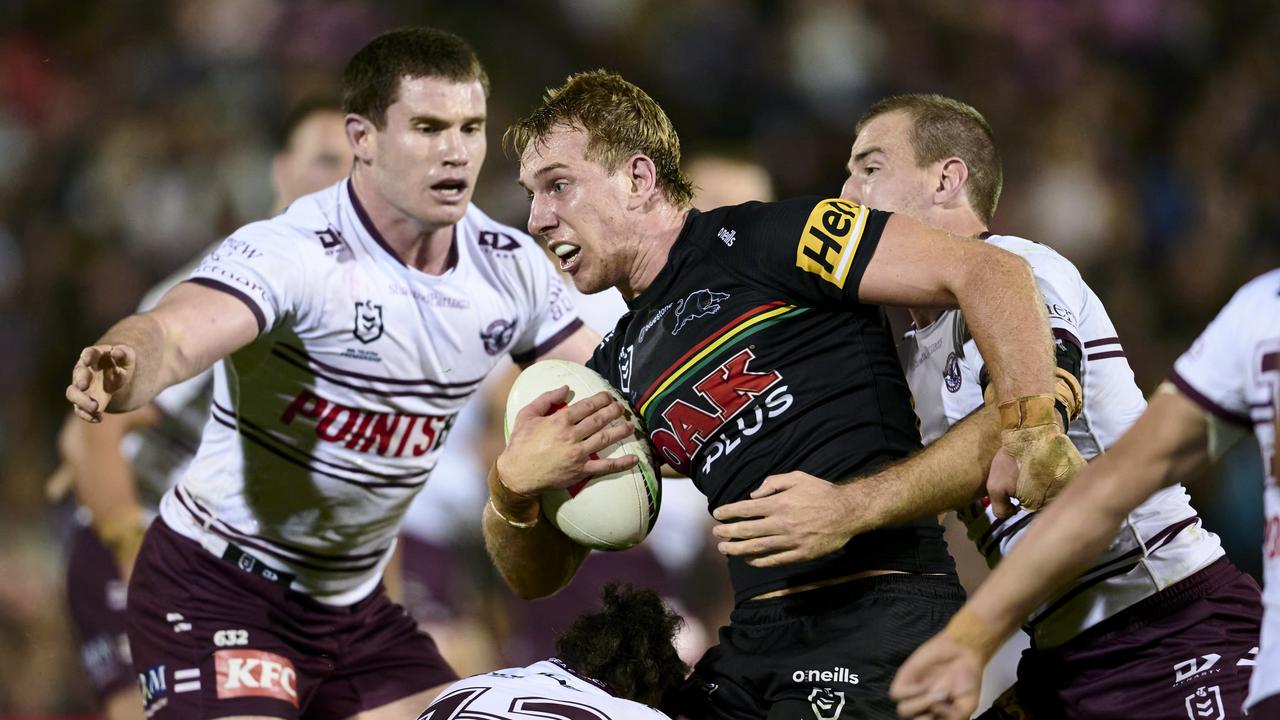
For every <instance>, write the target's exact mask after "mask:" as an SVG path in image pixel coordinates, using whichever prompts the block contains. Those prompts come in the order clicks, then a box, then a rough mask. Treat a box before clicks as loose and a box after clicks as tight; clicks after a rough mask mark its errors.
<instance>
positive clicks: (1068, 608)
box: [900, 235, 1223, 647]
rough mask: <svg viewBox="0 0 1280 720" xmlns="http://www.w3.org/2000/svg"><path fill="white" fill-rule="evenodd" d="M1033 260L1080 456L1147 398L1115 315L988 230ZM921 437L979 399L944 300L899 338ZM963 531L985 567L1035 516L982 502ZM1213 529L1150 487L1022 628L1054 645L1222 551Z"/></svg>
mask: <svg viewBox="0 0 1280 720" xmlns="http://www.w3.org/2000/svg"><path fill="white" fill-rule="evenodd" d="M986 241H987V242H988V243H990V244H992V245H995V246H996V247H999V248H1003V249H1004V250H1008V251H1009V252H1012V253H1014V254H1016V255H1018V256H1020V257H1022V258H1023V259H1025V260H1026V261H1027V262H1028V263H1030V265H1031V269H1032V271H1033V273H1034V274H1035V278H1036V284H1037V285H1038V286H1039V288H1040V292H1041V294H1042V295H1043V296H1044V301H1045V305H1046V307H1047V308H1048V312H1049V325H1050V327H1051V328H1052V329H1053V334H1054V338H1055V342H1057V343H1071V344H1073V345H1075V346H1076V347H1078V348H1080V350H1081V352H1082V355H1083V360H1082V368H1081V378H1080V381H1081V382H1080V384H1081V386H1082V387H1083V388H1084V409H1083V410H1082V412H1081V413H1080V416H1079V417H1078V418H1077V419H1076V420H1074V421H1073V422H1072V423H1071V426H1070V427H1069V428H1068V433H1067V434H1068V436H1069V437H1070V438H1071V441H1072V442H1073V443H1074V444H1075V446H1076V448H1077V449H1079V450H1080V454H1081V455H1083V456H1084V457H1085V458H1086V459H1088V458H1091V457H1093V456H1095V455H1097V454H1099V453H1100V452H1102V451H1103V450H1105V449H1106V448H1108V447H1110V446H1111V445H1112V444H1114V443H1115V441H1116V440H1117V439H1118V438H1119V437H1120V436H1121V435H1123V434H1124V432H1125V431H1126V430H1128V429H1129V426H1130V425H1132V424H1133V422H1134V421H1135V420H1137V418H1138V416H1139V415H1141V414H1142V411H1143V410H1144V409H1145V408H1146V401H1145V400H1144V399H1143V397H1142V392H1141V391H1140V390H1139V389H1138V387H1137V385H1136V384H1135V383H1134V379H1133V370H1132V369H1131V368H1130V367H1129V362H1128V360H1126V359H1125V356H1124V349H1123V347H1122V346H1121V344H1120V340H1119V338H1118V337H1117V336H1116V335H1117V334H1116V329H1115V326H1114V325H1112V323H1111V319H1110V318H1109V317H1107V311H1106V309H1105V308H1104V307H1103V306H1102V302H1101V301H1100V300H1099V299H1098V296H1097V295H1095V294H1094V293H1093V290H1091V289H1090V288H1089V286H1088V285H1086V284H1085V282H1084V280H1083V278H1081V277H1080V273H1079V271H1078V270H1076V268H1075V266H1074V265H1072V264H1071V263H1070V262H1069V261H1068V260H1067V259H1066V258H1064V257H1062V256H1061V255H1059V254H1058V253H1056V252H1054V251H1053V250H1052V249H1050V248H1048V247H1046V246H1044V245H1040V244H1038V243H1034V242H1031V241H1030V240H1024V239H1022V238H1018V237H1012V236H1007V235H994V236H989V237H988V238H987V240H986ZM900 351H901V356H902V365H903V368H904V369H905V370H906V374H907V381H908V383H909V384H910V385H911V394H912V395H913V397H914V398H915V402H916V412H917V414H918V415H919V416H920V422H921V428H920V429H921V436H922V438H923V440H924V442H925V443H929V442H932V441H933V440H935V439H937V437H938V436H939V435H941V434H942V433H943V432H944V431H945V430H946V429H947V428H948V427H950V426H951V425H954V424H955V423H957V422H959V421H960V420H961V419H963V418H964V417H965V416H966V415H968V414H969V413H971V412H973V411H974V410H976V409H978V408H979V407H981V406H982V404H983V399H982V388H981V385H980V382H979V377H980V375H981V373H982V368H983V360H982V356H981V354H980V353H979V352H978V348H977V345H976V344H975V343H974V341H973V339H972V337H970V335H969V332H968V330H967V329H966V327H965V324H964V318H963V317H962V316H961V314H960V313H959V311H954V310H953V311H948V312H946V313H944V314H943V315H942V316H941V317H940V318H938V320H936V321H935V322H933V323H932V324H930V325H929V326H928V327H925V328H923V329H919V330H914V331H913V332H911V333H908V336H907V338H906V339H905V341H904V342H903V343H902V344H901V346H900ZM958 515H959V517H960V520H961V521H963V522H964V523H965V525H966V527H967V528H968V534H969V538H970V539H971V540H973V541H974V542H975V543H976V544H977V546H978V550H979V551H980V552H982V554H983V555H984V556H985V557H986V559H987V563H988V565H991V566H992V567H994V566H995V564H996V563H997V562H999V560H1000V558H1001V557H1003V556H1004V555H1005V554H1007V553H1008V552H1009V550H1010V549H1011V548H1012V547H1013V545H1014V543H1015V542H1016V541H1017V539H1018V537H1020V536H1021V533H1022V531H1023V530H1024V529H1026V527H1027V526H1028V525H1029V524H1030V523H1031V521H1032V520H1033V518H1034V517H1035V514H1034V513H1029V512H1024V511H1019V512H1018V513H1017V514H1016V515H1014V516H1013V517H1010V518H1008V519H1006V520H1000V519H997V518H996V516H995V513H993V512H992V511H991V509H990V508H989V507H988V506H987V503H986V502H985V500H984V501H983V502H975V503H973V504H972V505H970V506H969V507H967V508H964V509H962V510H960V511H959V512H958ZM1222 555H1223V551H1222V545H1221V543H1220V541H1219V540H1218V537H1217V536H1216V535H1214V534H1213V533H1211V532H1208V531H1207V530H1205V529H1204V528H1203V527H1201V523H1200V518H1199V517H1198V516H1197V515H1196V511H1195V509H1194V508H1192V507H1191V504H1190V500H1189V498H1188V497H1187V493H1186V490H1184V489H1183V488H1182V486H1181V485H1175V486H1172V487H1168V488H1165V489H1163V490H1161V491H1160V492H1158V493H1156V494H1155V495H1153V496H1151V498H1149V499H1148V500H1147V501H1146V502H1144V503H1143V504H1142V505H1140V506H1139V507H1138V508H1137V509H1135V510H1134V511H1133V512H1132V513H1130V514H1129V515H1128V517H1126V518H1125V521H1124V523H1123V525H1122V526H1121V530H1120V533H1119V534H1118V535H1116V538H1115V540H1114V541H1113V542H1112V543H1111V546H1110V547H1109V548H1108V549H1107V551H1106V552H1105V553H1104V554H1103V555H1102V556H1101V558H1100V559H1099V560H1098V562H1097V563H1095V564H1094V565H1093V567H1091V568H1090V569H1089V570H1088V571H1087V572H1085V573H1084V574H1083V575H1081V576H1080V577H1079V578H1077V579H1076V580H1075V581H1074V582H1073V583H1071V584H1069V585H1068V586H1067V587H1065V588H1064V589H1063V590H1062V591H1060V592H1059V593H1058V594H1057V595H1056V596H1055V597H1053V598H1052V599H1051V600H1050V601H1049V602H1048V603H1046V604H1045V605H1044V606H1043V607H1041V608H1039V609H1038V610H1037V611H1036V612H1035V613H1032V615H1031V618H1030V619H1029V626H1028V631H1029V632H1031V633H1032V635H1033V637H1034V638H1035V640H1036V644H1037V646H1038V647H1054V646H1057V645H1061V644H1062V643H1064V642H1066V641H1067V640H1069V639H1071V638H1072V637H1075V636H1076V635H1077V634H1079V633H1080V632H1081V631H1083V630H1084V629H1086V628H1089V627H1092V626H1093V625H1096V624H1097V623H1099V622H1101V621H1102V620H1105V619H1106V618H1108V617H1111V616H1112V615H1114V614H1116V613H1117V612H1119V611H1121V610H1123V609H1125V608H1127V607H1130V606H1131V605H1133V604H1134V603H1136V602H1138V601H1139V600H1142V599H1143V598H1145V597H1148V596H1150V595H1152V594H1154V593H1156V592H1159V591H1160V590H1163V589H1164V588H1166V587H1169V586H1170V585H1172V584H1174V583H1176V582H1178V581H1179V580H1182V579H1183V578H1186V577H1187V576H1189V575H1191V574H1192V573H1194V572H1196V571H1197V570H1200V569H1202V568H1204V567H1205V566H1207V565H1208V564H1209V563H1211V562H1213V561H1214V560H1216V559H1218V558H1219V557H1222Z"/></svg>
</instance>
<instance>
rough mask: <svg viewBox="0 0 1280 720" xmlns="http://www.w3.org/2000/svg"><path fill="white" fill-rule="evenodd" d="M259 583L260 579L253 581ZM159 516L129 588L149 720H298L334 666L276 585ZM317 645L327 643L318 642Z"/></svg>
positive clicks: (131, 631)
mask: <svg viewBox="0 0 1280 720" xmlns="http://www.w3.org/2000/svg"><path fill="white" fill-rule="evenodd" d="M255 581H256V583H257V584H255ZM262 585H270V583H267V581H265V580H262V579H260V578H255V577H253V576H250V575H248V574H247V573H244V572H242V571H240V570H237V569H236V568H235V566H234V565H232V564H230V563H227V562H224V561H223V560H221V559H219V558H216V557H214V556H212V555H210V554H209V553H207V552H206V551H205V550H204V549H203V548H202V547H200V546H199V545H198V544H196V543H194V542H192V541H190V540H187V539H186V538H182V537H181V536H177V535H176V533H174V532H173V531H172V530H170V529H168V528H167V527H164V526H163V523H162V522H160V521H157V522H156V523H154V524H153V527H152V529H151V530H149V531H148V534H147V538H146V540H145V542H144V543H143V547H142V551H141V552H140V553H139V555H138V561H137V563H136V565H135V566H134V571H133V577H132V579H131V582H130V586H129V609H128V615H129V643H130V647H131V650H132V654H133V664H134V669H135V671H136V672H137V679H138V687H139V689H140V690H141V692H142V700H143V705H144V707H145V708H146V713H147V717H148V718H151V720H170V719H172V720H195V719H199V718H215V717H216V718H220V717H227V716H231V715H243V716H260V717H270V718H278V719H279V718H283V719H285V720H296V719H297V718H299V717H300V714H301V711H300V708H302V707H304V706H305V705H306V699H307V698H308V697H310V695H311V694H313V693H314V692H315V690H316V689H317V688H318V687H319V685H320V683H321V682H322V681H323V679H324V677H325V674H326V673H327V671H328V670H329V669H330V668H329V667H328V665H327V661H326V660H325V659H324V654H325V653H326V652H331V650H332V649H331V648H328V647H327V646H323V645H319V644H316V643H314V642H309V641H306V640H305V638H300V633H299V632H298V630H297V628H294V627H293V626H292V623H291V621H290V617H291V612H290V607H289V605H288V602H287V601H285V600H284V598H283V592H284V591H283V590H282V589H281V590H279V596H278V597H276V596H271V595H270V593H271V592H272V591H273V590H274V586H272V587H271V588H268V589H264V588H263V587H261V586H262ZM317 642H319V641H317Z"/></svg>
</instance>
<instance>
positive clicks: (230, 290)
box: [183, 277, 267, 335]
mask: <svg viewBox="0 0 1280 720" xmlns="http://www.w3.org/2000/svg"><path fill="white" fill-rule="evenodd" d="M183 282H189V283H195V284H196V285H201V286H204V287H207V288H211V289H213V290H220V291H222V292H224V293H226V294H228V295H230V296H231V297H233V298H235V299H237V300H239V301H240V302H242V303H244V304H245V305H248V306H249V312H252V313H253V319H254V320H257V321H258V334H259V335H261V334H262V331H263V330H266V329H267V316H266V315H264V314H263V313H262V308H261V307H259V306H258V303H256V302H254V301H253V298H250V297H249V296H248V295H245V294H244V292H243V291H242V290H240V288H237V287H233V286H231V285H228V284H226V283H224V282H221V281H219V280H213V279H211V278H206V277H197V278H190V279H188V280H183Z"/></svg>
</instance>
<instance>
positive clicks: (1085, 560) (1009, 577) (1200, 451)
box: [890, 386, 1208, 718]
mask: <svg viewBox="0 0 1280 720" xmlns="http://www.w3.org/2000/svg"><path fill="white" fill-rule="evenodd" d="M1206 427H1207V426H1206V423H1205V418H1204V413H1203V411H1202V410H1200V408H1199V407H1198V406H1196V405H1195V404H1194V403H1193V402H1192V401H1191V400H1189V399H1188V398H1186V397H1185V396H1183V395H1182V394H1181V393H1178V392H1177V391H1176V390H1172V388H1171V386H1162V387H1161V390H1160V391H1158V392H1157V394H1156V396H1155V397H1154V398H1153V399H1152V400H1151V404H1150V406H1148V408H1147V411H1146V412H1145V413H1143V415H1142V417H1141V418H1139V419H1138V421H1137V423H1135V424H1134V426H1133V427H1132V428H1131V429H1130V430H1129V432H1127V433H1126V434H1125V435H1124V437H1122V438H1121V439H1120V440H1119V441H1118V442H1117V443H1116V444H1115V446H1114V447H1112V448H1111V449H1110V450H1109V451H1107V452H1106V453H1103V454H1102V455H1100V456H1098V457H1097V458H1095V459H1094V460H1093V462H1091V463H1089V465H1088V467H1087V468H1086V469H1085V471H1084V472H1083V473H1081V475H1080V477H1078V478H1077V479H1076V480H1075V482H1073V483H1072V484H1071V486H1070V487H1068V488H1067V489H1066V490H1064V491H1063V493H1062V494H1061V495H1060V496H1059V497H1058V499H1057V500H1055V501H1054V502H1053V503H1052V504H1050V505H1049V507H1048V508H1046V509H1045V510H1044V511H1043V512H1042V513H1041V514H1040V516H1039V517H1038V518H1037V520H1036V521H1035V523H1033V524H1032V526H1031V527H1030V528H1029V529H1028V530H1027V532H1026V535H1025V536H1024V537H1023V538H1021V539H1020V540H1019V541H1018V544H1017V545H1016V546H1015V547H1014V549H1013V552H1011V553H1010V554H1009V555H1008V557H1006V558H1005V559H1004V560H1003V561H1001V563H1000V565H999V566H998V567H997V568H996V570H995V572H993V573H992V574H991V575H990V576H988V577H987V579H986V580H985V581H984V582H983V583H982V585H981V586H979V587H978V590H977V592H975V593H974V594H973V597H971V598H970V599H969V601H968V602H967V603H965V605H964V607H963V608H962V609H961V610H960V612H959V613H957V614H956V616H955V617H954V618H952V620H951V622H950V623H948V624H947V627H946V628H945V629H944V630H943V631H942V632H941V633H939V634H938V635H937V636H935V637H934V638H933V639H931V640H929V641H928V642H927V643H925V644H924V645H922V646H921V647H920V648H919V649H918V650H917V651H916V652H915V653H914V654H913V655H912V656H911V657H910V658H909V659H908V660H907V662H906V663H905V664H903V666H902V668H901V669H899V671H898V675H897V677H896V678H895V679H894V682H893V686H892V688H891V689H890V694H891V695H892V696H893V697H894V699H895V700H897V701H898V703H899V705H898V708H899V713H900V714H901V715H902V716H903V717H917V716H920V715H930V714H931V716H933V717H966V718H967V717H969V713H971V712H972V710H973V708H974V705H975V704H976V703H977V694H976V692H974V691H973V688H975V687H977V685H978V683H979V680H980V677H981V673H982V668H983V667H984V666H985V665H986V662H987V660H989V659H990V657H991V655H992V654H993V653H994V652H995V650H996V648H998V647H999V646H1000V644H1001V643H1003V642H1004V640H1005V639H1007V638H1008V637H1009V636H1010V635H1012V634H1013V633H1014V631H1015V630H1017V628H1018V626H1019V625H1020V624H1021V623H1022V621H1023V619H1024V618H1026V617H1027V616H1028V615H1029V614H1030V613H1031V612H1032V611H1033V610H1034V609H1035V608H1036V607H1037V606H1039V605H1040V604H1042V603H1043V602H1044V601H1045V600H1047V599H1048V598H1049V596H1050V595H1051V594H1052V593H1053V592H1054V590H1056V589H1057V588H1059V587H1061V586H1062V585H1063V584H1064V583H1065V582H1067V581H1068V580H1070V579H1071V578H1073V577H1075V576H1077V575H1078V574H1079V573H1081V572H1082V571H1084V570H1085V569H1086V568H1087V567H1088V566H1089V564H1090V563H1092V562H1093V560H1094V559H1095V558H1096V557H1097V556H1098V554H1099V553H1101V552H1102V551H1103V550H1105V549H1106V547H1107V544H1108V543H1110V542H1111V539H1112V538H1113V537H1115V533H1116V530H1117V528H1119V526H1120V523H1121V522H1122V521H1123V519H1124V517H1125V515H1127V514H1128V513H1129V512H1131V511H1132V510H1133V509H1134V508H1135V507H1137V506H1138V505H1139V504H1141V503H1142V501H1143V500H1146V499H1147V497H1149V496H1150V495H1151V494H1152V493H1153V492H1155V491H1156V490H1159V489H1160V488H1161V487H1163V486H1165V485H1169V484H1172V483H1174V482H1176V481H1177V480H1178V479H1179V478H1181V477H1184V476H1186V475H1187V474H1188V473H1190V472H1191V471H1192V470H1193V469H1194V468H1195V467H1196V466H1197V465H1199V464H1201V463H1202V462H1203V461H1204V460H1205V459H1206V458H1207V447H1208V446H1207V443H1206V441H1205V433H1206Z"/></svg>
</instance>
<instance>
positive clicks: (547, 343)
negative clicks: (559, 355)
mask: <svg viewBox="0 0 1280 720" xmlns="http://www.w3.org/2000/svg"><path fill="white" fill-rule="evenodd" d="M580 327H582V320H581V319H579V318H574V319H573V322H571V323H569V324H568V325H565V326H564V327H563V328H561V329H560V330H559V331H557V332H556V334H555V335H552V336H551V337H549V338H547V339H546V340H543V341H542V343H541V344H540V345H538V346H537V347H535V348H534V349H532V350H530V351H529V352H523V353H518V354H517V353H511V359H512V360H514V361H515V363H516V364H517V365H528V364H529V363H531V362H533V361H535V360H537V359H538V358H540V357H542V356H543V355H546V354H547V353H549V352H551V351H552V350H554V349H555V347H556V346H557V345H559V344H560V343H562V342H564V341H565V340H566V339H567V338H568V337H569V336H570V335H572V334H573V333H575V332H577V330H578V328H580Z"/></svg>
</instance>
